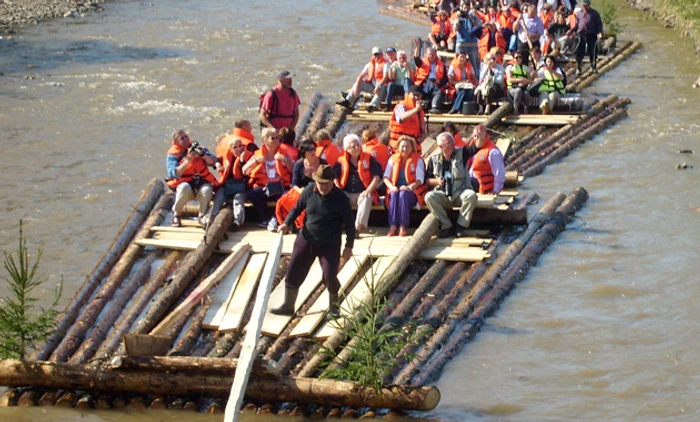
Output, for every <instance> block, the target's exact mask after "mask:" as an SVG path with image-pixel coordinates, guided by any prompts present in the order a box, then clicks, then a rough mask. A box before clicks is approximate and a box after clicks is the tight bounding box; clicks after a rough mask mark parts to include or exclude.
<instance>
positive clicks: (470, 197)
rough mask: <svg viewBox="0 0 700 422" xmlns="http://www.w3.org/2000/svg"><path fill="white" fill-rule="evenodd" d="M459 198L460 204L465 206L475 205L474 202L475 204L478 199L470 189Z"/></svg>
mask: <svg viewBox="0 0 700 422" xmlns="http://www.w3.org/2000/svg"><path fill="white" fill-rule="evenodd" d="M460 197H461V199H462V203H465V204H467V203H469V204H472V205H476V202H477V199H478V197H477V195H476V192H474V191H473V190H471V189H467V190H465V191H464V192H462V194H461V195H460Z"/></svg>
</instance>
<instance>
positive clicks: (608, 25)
mask: <svg viewBox="0 0 700 422" xmlns="http://www.w3.org/2000/svg"><path fill="white" fill-rule="evenodd" d="M599 12H600V19H601V20H602V21H603V34H604V35H605V36H606V37H615V36H617V34H619V33H620V31H622V30H623V29H625V25H623V24H621V23H620V22H618V20H617V7H615V5H613V4H611V3H609V2H607V1H606V0H602V2H601V6H600V11H599Z"/></svg>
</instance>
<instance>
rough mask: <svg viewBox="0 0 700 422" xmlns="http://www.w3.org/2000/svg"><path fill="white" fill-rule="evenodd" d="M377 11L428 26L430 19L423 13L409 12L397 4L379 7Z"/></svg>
mask: <svg viewBox="0 0 700 422" xmlns="http://www.w3.org/2000/svg"><path fill="white" fill-rule="evenodd" d="M379 13H380V14H382V15H386V16H391V17H394V18H399V19H402V20H405V21H408V22H413V23H417V24H418V25H424V26H430V20H429V19H428V18H427V17H426V16H425V14H423V13H415V12H410V11H408V10H406V9H404V8H401V7H397V6H387V8H386V9H379Z"/></svg>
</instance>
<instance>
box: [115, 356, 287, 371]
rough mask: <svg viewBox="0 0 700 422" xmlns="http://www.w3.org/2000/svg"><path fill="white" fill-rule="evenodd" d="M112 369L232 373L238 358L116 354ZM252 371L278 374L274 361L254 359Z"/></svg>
mask: <svg viewBox="0 0 700 422" xmlns="http://www.w3.org/2000/svg"><path fill="white" fill-rule="evenodd" d="M110 367H111V368H112V369H118V370H122V371H124V370H127V371H153V372H183V373H194V372H203V373H208V374H219V375H233V374H234V373H235V372H236V369H238V359H229V358H214V357H199V356H116V357H114V358H113V359H112V361H111V362H110ZM253 372H255V373H257V374H258V375H273V376H279V375H280V373H279V369H278V368H277V363H276V362H275V361H271V360H267V359H256V360H255V362H254V363H253Z"/></svg>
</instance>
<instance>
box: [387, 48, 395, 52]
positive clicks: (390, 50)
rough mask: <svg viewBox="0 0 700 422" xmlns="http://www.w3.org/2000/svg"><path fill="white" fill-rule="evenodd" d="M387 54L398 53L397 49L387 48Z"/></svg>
mask: <svg viewBox="0 0 700 422" xmlns="http://www.w3.org/2000/svg"><path fill="white" fill-rule="evenodd" d="M386 52H387V53H396V49H395V48H394V47H387V48H386Z"/></svg>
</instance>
